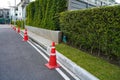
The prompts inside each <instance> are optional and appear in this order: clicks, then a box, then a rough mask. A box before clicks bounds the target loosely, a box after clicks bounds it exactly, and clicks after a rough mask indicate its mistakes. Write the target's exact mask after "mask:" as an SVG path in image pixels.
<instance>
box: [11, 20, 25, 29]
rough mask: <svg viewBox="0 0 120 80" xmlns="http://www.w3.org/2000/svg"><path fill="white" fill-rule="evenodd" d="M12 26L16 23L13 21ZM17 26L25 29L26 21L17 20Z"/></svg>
mask: <svg viewBox="0 0 120 80" xmlns="http://www.w3.org/2000/svg"><path fill="white" fill-rule="evenodd" d="M11 24H13V25H14V21H12V22H11ZM15 24H16V25H17V26H19V27H20V28H23V29H24V28H25V26H24V25H25V24H24V21H23V20H17V21H16V22H15Z"/></svg>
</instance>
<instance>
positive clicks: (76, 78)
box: [20, 34, 80, 80]
mask: <svg viewBox="0 0 120 80" xmlns="http://www.w3.org/2000/svg"><path fill="white" fill-rule="evenodd" d="M20 35H21V36H22V37H23V35H22V34H20ZM28 42H29V41H28ZM30 43H31V42H30ZM34 44H35V45H36V46H37V47H39V48H40V49H42V50H43V51H44V52H45V53H46V54H47V53H48V52H47V51H45V50H44V49H43V48H42V47H41V46H39V45H38V44H36V43H34ZM31 45H33V44H32V43H31ZM33 46H34V45H33ZM34 48H35V49H36V50H37V51H38V52H39V53H42V52H41V51H40V50H39V49H38V48H36V47H34ZM41 55H42V56H43V57H44V58H45V59H46V60H47V61H48V60H49V59H48V58H47V57H46V55H45V54H43V53H42V54H41ZM47 55H50V54H47ZM57 62H58V63H59V64H60V65H61V66H62V68H63V69H64V70H65V71H67V72H68V73H69V74H70V75H71V76H72V77H73V78H74V79H75V80H80V79H79V78H78V77H76V76H75V75H74V74H73V73H72V72H71V71H69V70H68V69H67V68H66V67H65V66H64V65H62V64H61V63H60V62H59V61H57ZM56 70H57V71H59V72H60V73H61V74H62V73H63V72H62V71H61V70H59V68H56ZM63 74H64V73H63ZM63 76H64V75H63ZM65 80H70V79H65Z"/></svg>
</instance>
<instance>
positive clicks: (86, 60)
mask: <svg viewBox="0 0 120 80" xmlns="http://www.w3.org/2000/svg"><path fill="white" fill-rule="evenodd" d="M56 49H57V50H58V51H59V52H60V53H62V54H63V55H65V56H66V57H68V58H69V59H71V60H72V61H73V62H75V63H76V64H77V65H79V66H81V67H82V68H84V69H86V70H87V71H89V72H90V73H92V74H93V75H94V76H96V77H98V78H99V79H100V80H120V67H118V66H116V65H113V64H110V63H108V62H107V61H105V60H103V59H100V58H98V57H95V56H92V55H90V54H87V53H85V52H82V51H80V50H78V49H75V48H72V47H69V46H67V45H65V44H58V45H56Z"/></svg>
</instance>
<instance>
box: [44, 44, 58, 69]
mask: <svg viewBox="0 0 120 80" xmlns="http://www.w3.org/2000/svg"><path fill="white" fill-rule="evenodd" d="M54 46H55V43H54V42H53V43H52V49H51V53H50V58H49V62H48V63H47V64H45V66H47V67H48V68H49V69H54V68H59V67H60V65H59V64H57V61H56V49H55V47H54Z"/></svg>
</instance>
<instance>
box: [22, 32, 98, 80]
mask: <svg viewBox="0 0 120 80" xmlns="http://www.w3.org/2000/svg"><path fill="white" fill-rule="evenodd" d="M22 32H23V31H22ZM28 36H29V38H30V39H32V40H34V41H35V42H37V43H38V44H40V45H41V46H42V47H44V48H46V50H48V51H47V52H49V51H50V46H51V44H52V41H50V40H48V39H46V38H44V37H42V36H39V35H37V34H35V33H33V32H31V31H29V30H28ZM48 54H49V53H48ZM56 55H57V60H58V62H60V63H61V64H62V65H64V66H65V67H66V68H67V69H68V70H70V71H71V72H72V73H74V74H75V75H76V76H77V77H79V78H80V79H81V80H99V79H98V78H96V77H95V76H94V75H92V74H91V73H89V72H88V71H86V70H84V69H83V68H81V67H80V66H78V65H76V64H75V63H74V62H72V61H71V60H69V59H68V58H66V57H65V56H64V55H62V54H61V53H59V52H57V54H56Z"/></svg>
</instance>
